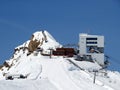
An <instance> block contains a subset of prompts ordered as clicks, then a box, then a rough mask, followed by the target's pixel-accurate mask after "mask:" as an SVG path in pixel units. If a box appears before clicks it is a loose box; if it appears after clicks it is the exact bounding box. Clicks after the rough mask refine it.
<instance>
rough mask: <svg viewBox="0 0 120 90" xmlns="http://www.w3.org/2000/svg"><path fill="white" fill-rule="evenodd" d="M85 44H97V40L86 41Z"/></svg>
mask: <svg viewBox="0 0 120 90" xmlns="http://www.w3.org/2000/svg"><path fill="white" fill-rule="evenodd" d="M86 44H97V42H86Z"/></svg>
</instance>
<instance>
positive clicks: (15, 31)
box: [0, 0, 120, 70]
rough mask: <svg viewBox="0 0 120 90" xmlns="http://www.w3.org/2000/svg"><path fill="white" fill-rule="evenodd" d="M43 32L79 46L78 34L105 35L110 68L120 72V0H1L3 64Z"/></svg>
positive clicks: (1, 53)
mask: <svg viewBox="0 0 120 90" xmlns="http://www.w3.org/2000/svg"><path fill="white" fill-rule="evenodd" d="M44 29H45V30H47V31H48V32H49V33H51V34H52V35H53V37H54V38H55V39H56V40H57V41H58V42H60V43H61V44H67V43H78V40H79V36H78V35H79V33H89V34H100V35H104V36H105V52H106V54H107V55H109V56H110V57H112V59H111V60H110V61H111V62H113V63H112V64H113V66H111V68H115V69H119V70H120V68H118V66H119V65H120V59H119V56H120V53H119V52H120V48H119V46H120V40H119V39H120V35H119V34H120V1H119V0H0V63H3V61H4V60H6V59H9V58H10V57H11V55H12V54H13V51H14V48H15V47H16V46H18V45H20V44H22V43H23V42H25V41H26V40H28V39H29V38H30V36H31V35H32V33H34V32H35V31H39V30H44ZM115 66H116V67H115Z"/></svg>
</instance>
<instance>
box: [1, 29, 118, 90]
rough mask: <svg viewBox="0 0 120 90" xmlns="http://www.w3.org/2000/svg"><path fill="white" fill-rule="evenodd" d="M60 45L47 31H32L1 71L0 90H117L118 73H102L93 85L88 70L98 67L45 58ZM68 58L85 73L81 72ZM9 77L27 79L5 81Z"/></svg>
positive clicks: (89, 63) (66, 59) (92, 74)
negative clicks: (17, 76)
mask: <svg viewBox="0 0 120 90" xmlns="http://www.w3.org/2000/svg"><path fill="white" fill-rule="evenodd" d="M61 46H62V45H61V44H59V43H58V42H57V41H56V40H55V39H54V38H53V37H52V36H51V35H50V34H49V33H48V32H47V31H38V32H35V33H34V34H33V35H32V37H31V39H30V40H28V41H26V42H25V43H23V44H22V45H20V46H18V47H16V48H15V52H14V54H13V56H12V58H11V59H10V60H6V62H5V63H4V64H3V66H2V68H1V69H0V83H1V84H0V88H1V90H8V89H9V90H119V85H120V73H118V72H112V71H106V70H102V71H100V72H98V73H97V78H96V83H95V84H93V77H94V73H93V72H89V71H88V69H91V68H95V69H96V68H100V66H99V65H98V64H96V63H92V62H85V61H81V62H79V61H75V60H74V58H64V57H62V56H59V57H58V56H52V58H49V56H47V55H48V54H49V53H50V50H49V49H56V48H57V47H61ZM68 59H69V60H71V61H73V62H74V63H76V64H77V65H78V66H80V67H82V68H84V69H85V70H80V69H79V68H78V67H76V66H75V65H74V64H72V63H71V62H69V60H68ZM9 75H11V76H16V75H23V76H27V78H25V79H20V78H14V80H5V79H6V76H9Z"/></svg>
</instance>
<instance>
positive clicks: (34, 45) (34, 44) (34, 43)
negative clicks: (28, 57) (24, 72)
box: [28, 40, 40, 52]
mask: <svg viewBox="0 0 120 90" xmlns="http://www.w3.org/2000/svg"><path fill="white" fill-rule="evenodd" d="M39 44H40V41H37V40H34V41H33V40H31V41H30V43H29V45H28V51H29V52H33V51H35V50H36V49H37V48H38V46H39Z"/></svg>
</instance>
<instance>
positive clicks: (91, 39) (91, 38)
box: [86, 38, 97, 40]
mask: <svg viewBox="0 0 120 90" xmlns="http://www.w3.org/2000/svg"><path fill="white" fill-rule="evenodd" d="M86 40H97V38H86Z"/></svg>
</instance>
